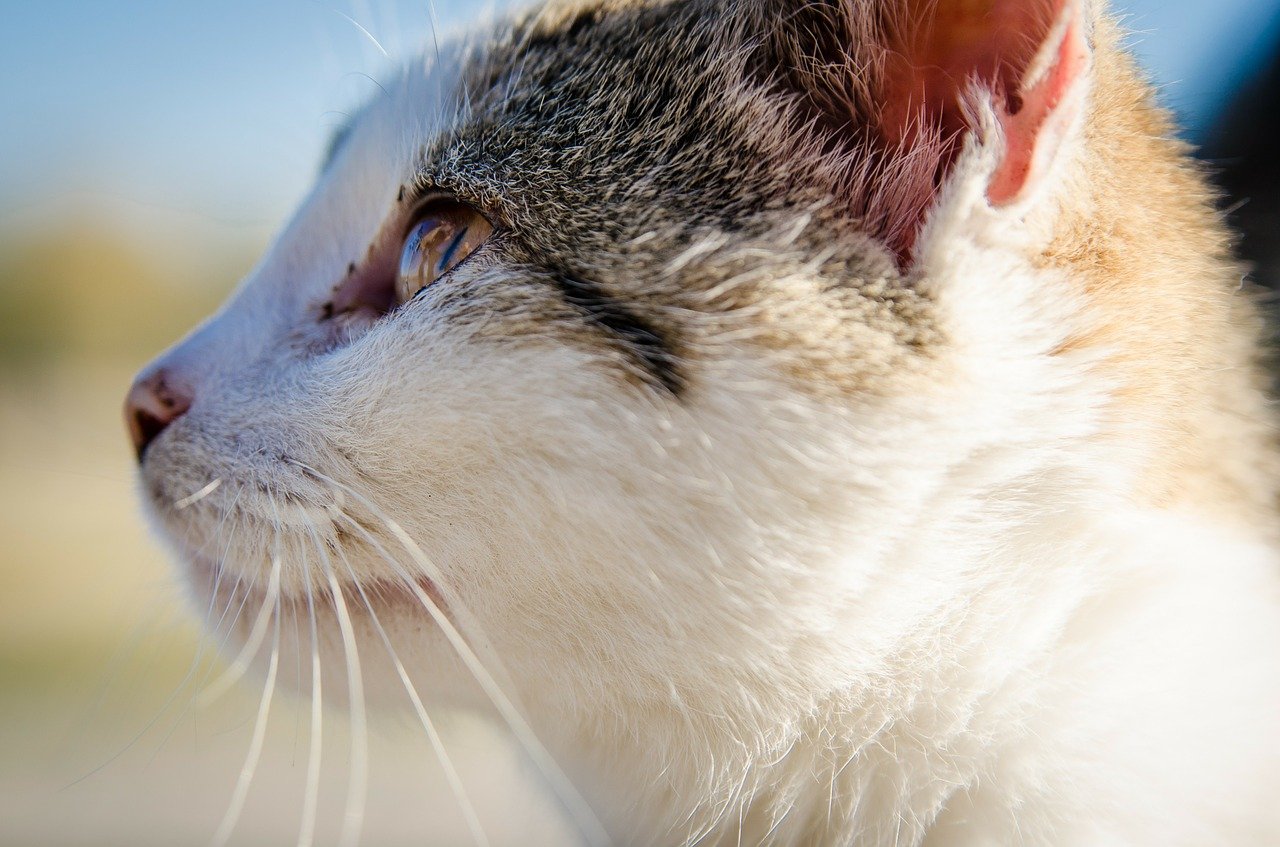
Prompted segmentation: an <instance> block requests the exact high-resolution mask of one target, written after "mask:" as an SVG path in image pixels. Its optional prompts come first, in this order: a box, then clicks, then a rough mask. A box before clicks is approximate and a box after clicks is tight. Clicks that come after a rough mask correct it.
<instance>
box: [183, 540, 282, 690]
mask: <svg viewBox="0 0 1280 847" xmlns="http://www.w3.org/2000/svg"><path fill="white" fill-rule="evenodd" d="M281 570H282V567H281V559H280V556H279V554H277V555H276V556H275V561H274V562H272V565H271V576H270V577H269V579H268V581H267V593H266V596H265V597H264V598H263V600H262V608H261V609H260V610H259V611H258V617H257V619H256V620H255V621H254V622H253V628H252V629H250V630H249V637H248V638H247V639H245V643H244V647H242V648H241V649H240V652H239V654H237V655H236V658H235V659H234V660H233V661H232V662H231V665H230V666H229V667H228V668H227V669H226V670H225V671H223V672H222V674H221V675H219V676H218V678H217V679H215V680H214V681H213V682H211V683H209V686H208V687H207V688H206V689H205V690H204V691H202V692H201V693H200V699H199V703H200V705H202V706H205V705H208V704H209V703H212V702H213V701H215V700H217V699H218V698H219V697H221V696H222V695H223V694H225V693H226V692H227V690H228V689H230V688H231V686H232V685H234V684H235V682H236V680H238V679H240V677H242V676H244V673H245V671H246V670H248V669H249V664H250V663H251V662H252V661H253V657H254V656H256V655H257V653H258V650H259V648H261V647H262V641H263V639H264V638H265V637H266V634H267V624H269V623H270V622H271V612H272V610H273V608H275V607H277V606H279V602H278V601H279V599H280V574H281ZM246 599H247V595H246Z"/></svg>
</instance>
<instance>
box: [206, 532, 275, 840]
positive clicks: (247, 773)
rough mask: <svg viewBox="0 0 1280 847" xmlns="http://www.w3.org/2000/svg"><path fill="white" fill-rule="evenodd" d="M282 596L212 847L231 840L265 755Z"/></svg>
mask: <svg viewBox="0 0 1280 847" xmlns="http://www.w3.org/2000/svg"><path fill="white" fill-rule="evenodd" d="M279 567H280V557H279V556H277V557H276V564H275V565H274V566H273V577H275V578H276V579H278V578H279V573H278V571H279ZM280 618H281V611H280V595H279V593H277V594H276V605H275V624H276V625H275V628H274V629H275V634H274V635H273V636H272V644H271V661H270V664H268V666H267V679H266V682H265V683H264V684H263V688H262V699H261V701H259V703H258V715H257V719H256V720H255V722H254V725H253V737H252V738H251V739H250V741H249V752H248V754H247V755H246V756H245V760H244V765H243V766H241V768H240V776H239V778H238V779H237V780H236V787H235V791H233V792H232V794H231V804H230V805H229V806H228V807H227V812H226V814H225V815H223V817H222V823H221V824H219V826H218V831H217V832H216V833H215V834H214V836H213V840H212V841H211V842H210V845H211V847H225V845H226V843H227V842H228V841H229V840H230V839H231V833H232V831H233V830H235V828H236V823H237V822H238V821H239V820H240V813H241V811H243V809H244V802H245V799H246V798H247V797H248V796H249V786H250V784H252V782H253V775H254V773H255V772H256V771H257V769H258V759H259V758H260V757H261V756H262V745H263V742H264V740H265V739H266V736H267V716H268V715H269V714H270V713H271V698H272V696H273V695H274V694H275V690H276V671H277V670H278V669H279V667H280Z"/></svg>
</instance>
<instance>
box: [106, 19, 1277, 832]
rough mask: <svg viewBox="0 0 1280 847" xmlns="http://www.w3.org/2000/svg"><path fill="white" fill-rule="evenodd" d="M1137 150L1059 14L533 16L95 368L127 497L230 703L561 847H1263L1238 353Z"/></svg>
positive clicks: (1126, 121)
mask: <svg viewBox="0 0 1280 847" xmlns="http://www.w3.org/2000/svg"><path fill="white" fill-rule="evenodd" d="M1173 139H1174V130H1173V127H1172V126H1171V123H1170V120H1169V118H1168V117H1167V115H1166V114H1165V113H1164V112H1162V111H1161V110H1160V109H1159V108H1158V107H1157V106H1156V105H1154V102H1153V95H1152V90H1151V88H1150V86H1149V85H1148V84H1147V83H1146V82H1145V81H1143V79H1142V77H1141V75H1140V73H1139V72H1138V71H1137V70H1136V69H1135V66H1134V63H1133V61H1132V60H1131V59H1130V57H1129V56H1128V54H1127V53H1126V51H1125V49H1124V46H1123V37H1122V34H1121V32H1120V29H1119V26H1118V24H1117V22H1116V20H1115V19H1114V17H1113V16H1112V14H1111V13H1110V12H1109V11H1108V9H1107V8H1106V7H1105V6H1104V5H1103V4H1102V3H1101V2H1089V0H549V2H547V3H546V4H544V5H540V6H537V7H535V8H532V9H529V10H526V11H524V12H521V13H518V14H515V15H512V16H511V17H509V18H505V19H503V20H501V21H500V22H498V23H496V24H493V25H492V26H490V27H488V28H485V29H482V30H480V31H478V32H477V33H475V34H473V35H471V36H467V37H463V38H461V39H459V40H455V41H452V42H449V43H447V44H441V46H440V47H439V48H436V49H428V50H427V51H426V53H425V55H424V58H422V59H421V60H418V61H415V62H412V63H410V64H408V65H407V66H406V67H404V68H403V69H402V70H401V71H400V72H399V73H398V75H396V76H394V77H393V78H392V79H389V80H388V81H386V84H385V92H384V93H382V94H380V95H379V96H377V97H375V98H374V99H373V100H372V101H371V102H369V103H368V104H367V105H366V106H364V108H363V109H362V110H361V111H360V113H359V114H358V115H357V116H356V118H355V120H354V121H352V123H351V125H350V126H349V127H346V128H345V129H344V130H343V131H342V132H340V133H339V134H338V135H337V137H336V138H335V142H334V144H333V145H332V151H331V154H330V156H329V157H328V161H327V162H326V164H325V166H324V169H323V172H322V174H321V176H320V178H319V180H318V183H317V185H316V186H315V188H314V190H313V191H312V193H311V194H310V196H309V197H308V198H307V199H306V201H305V202H304V203H303V205H302V207H301V209H300V211H299V212H298V213H297V216H296V217H295V218H294V220H293V221H292V222H291V223H290V224H289V225H288V226H287V227H286V229H285V230H284V232H283V234H282V235H281V236H280V237H279V239H278V241H277V242H276V243H275V244H274V245H273V246H272V247H271V249H270V251H269V252H268V253H267V255H266V257H265V258H264V259H263V260H262V262H261V264H260V265H259V266H258V267H257V268H256V269H255V270H254V271H253V272H252V273H251V274H250V275H249V277H248V278H247V279H246V280H245V281H244V283H243V284H242V286H241V287H240V288H239V290H238V291H237V292H236V293H235V294H234V296H233V297H232V298H231V300H230V301H229V302H228V303H227V304H226V306H225V307H224V308H223V309H222V310H221V311H219V312H218V313H217V314H216V315H214V316H213V317H212V318H210V319H209V320H208V321H207V322H206V323H205V324H203V325H202V326H201V327H199V328H198V329H196V330H195V331H194V332H193V333H192V334H191V335H190V336H188V337H187V338H186V339H185V340H183V341H182V342H180V343H179V344H178V345H177V346H175V347H174V348H173V349H171V350H170V351H168V352H167V353H165V354H163V355H162V356H161V357H160V358H159V359H158V360H157V361H156V362H154V363H153V364H152V365H150V366H149V367H148V368H147V369H145V370H144V371H143V372H142V373H141V374H140V376H139V377H138V380H137V382H136V383H135V385H134V387H133V388H132V390H131V391H130V395H129V399H128V401H127V404H126V414H127V418H128V422H129V425H130V429H131V432H132V437H133V440H134V444H135V446H136V448H137V450H138V454H139V460H140V468H141V470H140V473H141V484H142V488H143V492H144V500H145V502H146V504H147V508H148V511H149V513H150V514H151V516H152V517H153V519H154V522H155V524H156V525H157V527H158V528H159V532H160V534H161V535H162V536H163V537H164V538H165V539H166V541H167V543H168V544H170V545H171V547H172V548H173V551H174V555H175V558H176V559H177V560H178V561H179V562H180V564H181V566H182V569H183V573H184V574H185V578H186V581H187V583H188V584H189V586H190V588H191V592H192V595H193V596H194V597H195V598H196V603H197V604H198V606H199V607H200V608H202V609H204V608H209V609H213V610H214V612H215V613H216V611H217V610H218V609H225V608H232V609H234V608H237V607H238V605H243V606H244V607H245V609H246V610H247V611H246V612H245V614H243V615H241V616H240V618H239V620H238V622H237V623H236V624H235V632H236V637H235V639H233V640H234V644H233V647H232V649H231V652H232V654H233V655H234V656H235V657H236V658H235V660H234V661H233V671H234V670H239V669H242V668H243V667H245V666H246V665H248V664H254V665H255V666H257V667H258V668H259V669H262V668H264V667H265V669H266V673H267V675H268V677H269V682H270V683H271V684H274V682H275V668H276V667H277V664H278V663H280V662H284V661H286V660H287V661H289V662H292V661H293V659H286V658H281V656H284V657H289V656H291V655H294V654H295V653H296V654H301V656H302V657H306V656H311V657H312V659H313V662H312V664H311V665H310V666H311V667H312V668H313V672H312V674H311V676H310V677H308V676H306V675H305V674H304V675H302V679H301V681H300V683H299V685H300V687H301V689H302V690H303V692H304V693H305V692H307V691H308V690H309V691H311V692H312V694H313V696H314V695H316V694H321V689H320V680H321V679H325V680H328V679H330V678H335V679H338V680H342V682H341V683H339V684H336V685H335V684H328V683H326V685H325V687H324V688H323V695H322V696H325V697H328V696H330V695H334V696H335V697H336V699H338V700H347V701H348V703H349V705H350V706H351V708H352V709H358V710H363V708H364V700H365V698H366V697H368V698H371V699H373V700H377V701H385V702H392V701H396V702H402V701H405V699H406V698H405V691H406V690H408V691H410V692H411V696H412V697H413V698H415V699H416V698H419V697H421V698H422V700H423V701H425V703H424V704H423V708H422V710H421V711H422V713H423V714H424V715H425V714H426V711H427V710H426V706H428V705H429V706H430V707H431V708H432V709H434V708H436V707H438V706H441V705H446V706H451V707H461V708H472V709H476V710H485V711H487V713H489V714H491V715H492V716H494V718H495V719H496V720H499V721H502V722H505V723H508V724H509V725H510V726H511V727H512V728H513V730H514V731H515V732H516V734H517V735H518V737H519V738H520V739H522V740H523V741H524V743H526V744H527V745H528V747H529V749H530V754H531V756H532V757H533V758H534V760H535V762H537V763H538V764H539V765H540V766H541V767H542V768H543V769H544V771H545V772H546V775H547V779H548V781H549V783H550V784H551V785H552V787H553V788H555V789H556V790H557V791H558V792H559V793H560V795H561V796H562V798H563V799H564V802H565V803H566V805H567V807H568V808H569V809H570V811H571V812H572V814H573V817H574V819H575V821H576V822H577V825H578V826H579V828H580V830H581V835H582V838H583V839H584V841H587V842H593V843H605V842H607V841H613V842H617V843H635V844H648V843H652V844H694V843H697V844H813V845H852V844H856V845H890V844H892V845H929V847H937V845H944V847H951V845H992V844H1027V845H1104V844H1127V845H1132V844H1142V845H1224V844H1259V845H1261V844H1278V843H1280V807H1277V804H1276V802H1275V797H1276V793H1277V791H1278V790H1280V539H1278V538H1277V521H1276V516H1277V513H1276V508H1277V483H1278V481H1280V473H1278V470H1280V461H1278V455H1280V454H1278V451H1277V439H1276V427H1275V423H1276V421H1275V416H1274V410H1273V408H1272V406H1271V404H1270V401H1269V400H1268V397H1267V372H1266V369H1265V367H1264V365H1263V362H1262V360H1263V353H1262V351H1263V345H1262V344H1261V342H1260V338H1261V337H1262V333H1263V326H1262V321H1261V318H1260V312H1259V309H1258V307H1257V305H1256V304H1255V302H1254V301H1253V299H1252V298H1251V296H1250V295H1249V293H1248V291H1247V290H1245V287H1244V286H1242V284H1241V279H1242V276H1243V270H1242V268H1241V266H1240V265H1239V264H1238V263H1237V261H1236V260H1235V259H1234V258H1233V257H1232V254H1231V244H1232V236H1231V234H1230V233H1229V232H1228V231H1227V230H1226V228H1225V227H1224V225H1223V224H1222V223H1221V220H1220V216H1219V214H1218V213H1217V212H1216V211H1215V208H1214V205H1215V202H1216V199H1217V198H1216V195H1215V193H1214V191H1213V190H1212V189H1211V188H1209V187H1208V184H1207V182H1206V179H1205V176H1204V174H1203V173H1202V171H1201V169H1200V168H1199V167H1197V166H1196V165H1195V164H1193V163H1192V161H1191V159H1190V158H1189V156H1188V151H1187V149H1186V148H1185V147H1184V146H1183V145H1182V144H1181V143H1179V142H1177V141H1176V140H1173ZM233 604H234V605H233ZM312 627H314V629H312ZM268 639H271V642H272V644H273V645H274V649H273V650H271V651H270V654H271V656H272V657H273V658H271V659H270V660H269V661H268V659H266V658H265V657H266V656H267V654H268V651H267V650H266V649H265V643H266V642H267V640H268ZM388 645H389V646H391V647H392V651H393V652H394V654H395V656H396V658H395V659H394V660H393V659H391V658H389V656H390V655H391V653H389V652H388V651H387V650H385V649H384V646H388ZM302 664H303V666H304V668H305V667H307V666H308V664H307V662H306V661H305V659H304V661H303V662H302ZM281 681H282V682H283V680H281ZM339 689H342V690H343V691H345V692H346V693H345V694H344V693H340V692H339ZM361 714H362V711H361ZM349 822H350V821H349ZM224 835H225V833H224ZM355 837H356V832H355V829H354V825H352V826H351V827H349V828H348V830H347V833H346V838H347V842H348V843H353V841H354V838H355ZM304 840H305V839H304Z"/></svg>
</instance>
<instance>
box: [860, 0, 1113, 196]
mask: <svg viewBox="0 0 1280 847" xmlns="http://www.w3.org/2000/svg"><path fill="white" fill-rule="evenodd" d="M892 5H893V6H894V7H895V8H894V11H893V12H891V13H890V15H889V19H888V21H887V22H886V24H887V25H886V30H887V31H886V33H885V35H886V36H887V40H888V42H889V43H888V44H887V45H886V46H887V48H888V51H887V53H886V54H885V61H884V64H883V72H882V74H883V75H882V76H881V78H880V80H879V86H878V87H879V89H880V91H879V96H880V102H881V103H882V104H885V105H884V106H883V107H882V108H881V110H880V113H879V116H878V124H879V130H880V132H881V133H882V135H883V138H884V140H885V142H886V143H887V144H889V145H890V147H898V148H899V149H901V148H902V147H903V146H910V143H911V141H912V140H913V138H914V136H917V135H918V134H920V133H922V132H928V133H934V134H935V137H940V138H943V139H959V138H961V137H962V136H963V135H964V133H965V132H966V131H968V130H972V129H975V128H976V127H974V126H973V125H972V122H973V121H974V114H975V111H974V109H973V108H972V101H971V95H972V93H973V92H974V91H975V90H977V91H981V92H989V93H990V95H991V97H992V104H993V106H994V107H995V110H996V117H997V119H998V120H999V123H1000V126H1001V128H1002V130H1003V136H1004V146H1003V149H1002V151H1001V153H1000V156H1001V158H1000V162H999V165H998V167H997V168H996V170H995V172H994V174H993V175H992V177H991V180H990V183H989V184H988V186H987V197H988V199H989V200H990V201H991V203H992V204H993V205H996V206H1003V205H1009V204H1012V203H1015V202H1017V201H1018V200H1020V199H1022V198H1024V197H1025V196H1027V195H1028V194H1029V193H1030V192H1031V190H1032V189H1033V188H1034V187H1035V186H1036V185H1037V184H1039V183H1040V182H1041V181H1042V180H1043V179H1044V177H1045V175H1046V174H1047V173H1048V172H1049V170H1050V167H1051V165H1052V164H1053V162H1054V161H1055V159H1056V158H1057V155H1058V152H1059V150H1060V149H1061V147H1062V144H1063V142H1064V140H1065V139H1066V137H1067V135H1068V133H1069V131H1070V129H1071V127H1072V126H1073V125H1074V123H1075V118H1076V115H1077V113H1078V111H1079V109H1080V108H1081V101H1082V97H1081V96H1080V95H1081V93H1082V90H1083V88H1084V86H1085V84H1086V78H1087V76H1088V70H1089V66H1090V63H1091V53H1090V49H1089V45H1088V41H1087V39H1086V18H1085V8H1084V5H1085V0H892ZM953 143H954V142H953ZM952 155H954V153H952Z"/></svg>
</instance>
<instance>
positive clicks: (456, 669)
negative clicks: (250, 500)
mask: <svg viewBox="0 0 1280 847" xmlns="http://www.w3.org/2000/svg"><path fill="white" fill-rule="evenodd" d="M179 558H180V560H181V562H182V567H183V570H184V572H185V573H184V577H185V579H184V581H185V583H186V586H187V589H188V593H189V595H190V599H191V601H192V602H193V603H194V605H195V606H196V607H197V609H198V611H199V613H200V614H201V615H202V616H203V624H204V632H205V638H206V639H208V642H209V643H210V644H211V645H213V646H214V647H216V648H217V649H218V650H219V651H220V652H221V653H222V655H223V657H224V659H225V661H226V663H227V665H228V667H227V670H226V674H227V675H228V682H230V681H232V680H231V677H234V676H239V675H241V674H244V675H246V676H248V677H250V678H251V681H250V684H249V687H250V688H252V687H253V686H254V682H253V681H252V680H253V679H255V678H256V680H257V684H262V682H263V680H264V679H265V678H266V677H267V675H268V668H269V665H270V663H271V657H272V654H273V653H277V654H278V664H279V666H280V667H289V668H297V669H299V670H297V672H294V673H288V674H285V673H281V674H278V676H277V678H276V684H277V685H279V686H281V687H282V688H284V689H285V690H292V691H293V692H294V693H295V694H297V695H299V696H301V697H303V698H307V697H310V696H314V695H315V691H314V690H313V689H312V680H311V672H312V668H313V667H316V666H318V668H319V670H320V673H321V677H322V679H323V680H326V681H325V683H324V685H323V686H322V687H321V696H322V697H323V699H324V701H325V702H326V704H330V705H334V706H337V707H338V708H349V707H350V705H351V699H350V698H351V696H352V690H351V688H350V685H349V681H348V679H347V674H348V671H349V669H350V667H351V666H350V664H349V662H350V656H351V654H352V653H354V654H355V656H356V657H357V660H358V663H359V666H360V689H361V690H360V694H359V696H360V697H361V698H362V700H363V702H364V705H367V706H371V707H377V708H382V709H387V710H391V711H396V710H403V709H405V708H406V707H407V706H408V705H409V703H410V702H411V701H410V700H407V699H406V697H405V686H406V685H412V686H413V689H414V694H415V696H417V697H418V698H420V699H421V700H423V701H426V702H428V703H430V704H432V705H433V706H444V707H454V708H466V709H470V710H479V709H484V708H485V707H486V705H487V701H486V700H485V699H484V697H483V693H482V691H481V690H480V689H479V688H478V687H477V686H476V685H475V683H474V680H473V679H472V678H471V677H470V675H469V674H468V672H467V671H466V669H465V667H463V666H461V665H460V664H459V662H458V661H457V659H456V657H455V655H454V653H453V651H452V650H450V648H449V647H448V644H447V641H446V639H445V638H444V637H443V635H442V634H441V632H440V630H439V628H438V627H435V626H433V625H432V623H431V620H430V616H429V615H428V614H426V613H425V612H424V610H423V603H424V600H425V601H429V602H431V603H434V604H436V605H437V606H438V608H440V609H441V611H442V614H444V615H445V616H446V620H449V619H450V612H449V611H448V607H447V605H446V604H445V599H444V597H443V596H442V594H441V592H440V591H439V589H438V587H437V586H436V585H435V583H434V582H433V581H431V580H430V579H427V578H425V577H419V578H417V579H415V581H414V583H413V584H412V585H407V584H404V583H398V582H395V581H393V580H389V579H385V578H373V579H369V580H364V581H360V582H355V581H351V580H349V579H348V580H345V581H342V582H340V583H339V584H338V589H339V593H340V596H341V600H340V602H335V600H334V598H335V594H334V591H333V590H332V588H331V586H330V585H329V584H328V582H327V580H325V579H324V577H323V575H320V576H319V577H318V578H317V579H313V580H312V583H311V584H310V585H308V584H306V583H301V582H298V581H296V580H295V581H294V582H293V583H292V584H290V585H287V586H286V585H284V584H283V580H282V581H281V585H280V586H279V587H278V588H273V583H272V580H271V577H270V575H269V574H268V575H266V576H264V577H263V578H262V579H261V580H259V581H256V582H251V581H249V580H246V579H242V578H237V577H235V576H233V575H232V574H231V572H230V571H229V570H228V569H227V568H225V567H222V566H220V565H219V564H218V563H217V562H215V561H214V560H212V559H211V558H209V557H207V556H201V555H186V556H180V557H179ZM283 569H284V564H283V562H282V565H281V570H283ZM277 609H278V612H279V614H278V616H276V615H272V614H271V613H272V612H274V611H275V610H277ZM344 618H345V621H344ZM277 619H278V621H279V625H278V636H277V623H276V621H277ZM313 621H314V628H313V626H312V622H313ZM450 622H451V621H450ZM348 633H349V635H350V640H348ZM313 635H314V640H313ZM277 637H278V641H277ZM313 658H314V660H315V663H316V664H313V663H312V659H313ZM212 687H213V688H214V689H215V690H216V689H219V688H221V687H223V686H221V685H220V684H219V683H218V682H215V683H214V684H213V686H212Z"/></svg>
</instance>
